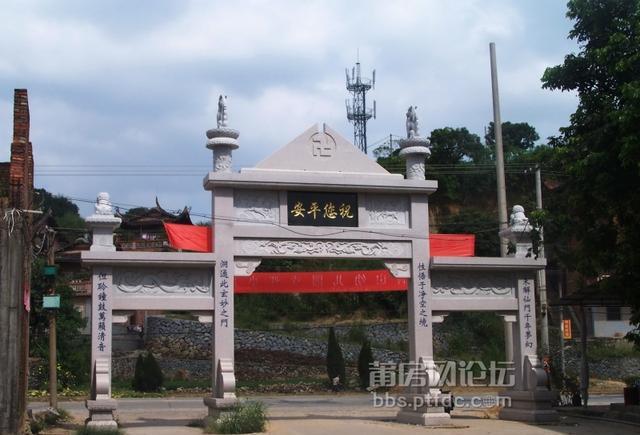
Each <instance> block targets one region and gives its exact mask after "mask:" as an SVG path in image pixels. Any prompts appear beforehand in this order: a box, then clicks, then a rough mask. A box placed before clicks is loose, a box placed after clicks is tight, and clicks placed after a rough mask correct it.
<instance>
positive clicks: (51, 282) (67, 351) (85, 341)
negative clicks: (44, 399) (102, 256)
mask: <svg viewBox="0 0 640 435" xmlns="http://www.w3.org/2000/svg"><path fill="white" fill-rule="evenodd" d="M43 265H44V262H43V261H42V259H37V260H36V261H34V263H33V266H32V272H31V313H30V316H29V327H30V330H29V348H30V352H31V356H32V357H35V358H40V359H41V360H42V362H43V366H44V367H49V364H48V361H49V316H50V315H52V313H53V312H54V311H55V315H56V336H57V341H56V342H57V351H58V352H57V356H58V358H57V359H58V368H59V374H60V375H61V376H60V378H59V379H58V385H59V386H60V387H61V388H73V387H76V386H78V385H81V384H83V383H87V382H88V381H89V360H90V339H89V337H87V336H83V335H81V334H79V331H80V330H81V329H82V328H84V326H85V324H86V319H83V318H82V315H81V314H80V312H79V311H78V310H76V309H75V307H74V306H73V301H72V298H73V290H72V289H71V287H69V286H68V285H67V282H66V278H65V277H64V276H57V277H55V278H50V277H45V276H43V275H42V266H43ZM52 287H53V288H55V291H56V293H57V294H59V295H60V308H59V309H56V310H44V309H43V308H42V297H43V295H45V294H47V293H48V291H49V289H50V288H52Z"/></svg>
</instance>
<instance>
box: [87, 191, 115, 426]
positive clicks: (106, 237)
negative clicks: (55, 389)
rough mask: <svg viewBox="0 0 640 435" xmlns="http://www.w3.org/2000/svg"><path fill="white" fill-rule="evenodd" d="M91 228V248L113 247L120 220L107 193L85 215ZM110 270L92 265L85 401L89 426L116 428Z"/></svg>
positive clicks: (105, 248) (113, 248) (100, 249)
mask: <svg viewBox="0 0 640 435" xmlns="http://www.w3.org/2000/svg"><path fill="white" fill-rule="evenodd" d="M86 223H87V226H88V227H89V229H90V230H91V231H92V240H93V242H92V245H91V247H90V248H89V250H90V251H101V252H110V251H115V250H116V247H115V245H114V244H113V232H114V230H115V229H116V228H117V227H118V226H119V225H120V223H121V220H120V218H117V217H115V216H114V215H113V208H112V207H111V202H110V201H109V194H108V193H106V192H101V193H99V194H98V198H97V200H96V205H95V212H94V214H93V215H91V216H89V217H88V218H87V219H86ZM112 287H113V270H112V268H111V267H108V266H96V267H94V268H93V276H92V293H91V394H90V398H89V400H87V401H86V406H87V409H88V410H89V419H88V420H87V426H88V427H97V428H100V429H108V428H117V427H118V425H117V423H116V421H115V419H114V417H113V412H114V411H115V410H116V408H117V403H116V401H115V400H113V399H112V398H111V344H112V320H113V318H112V307H113V290H112Z"/></svg>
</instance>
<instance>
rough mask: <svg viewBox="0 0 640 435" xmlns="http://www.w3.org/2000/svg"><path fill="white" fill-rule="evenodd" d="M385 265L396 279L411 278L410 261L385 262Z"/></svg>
mask: <svg viewBox="0 0 640 435" xmlns="http://www.w3.org/2000/svg"><path fill="white" fill-rule="evenodd" d="M384 265H385V267H386V268H387V269H389V272H391V275H393V276H395V277H396V278H411V262H410V261H385V262H384Z"/></svg>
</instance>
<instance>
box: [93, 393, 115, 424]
mask: <svg viewBox="0 0 640 435" xmlns="http://www.w3.org/2000/svg"><path fill="white" fill-rule="evenodd" d="M86 406H87V409H88V410H89V418H88V419H87V421H86V424H87V427H97V428H100V429H111V428H113V429H117V428H118V423H116V421H115V420H114V418H113V411H115V410H116V409H117V408H118V403H117V402H116V401H115V400H113V399H105V400H87V401H86Z"/></svg>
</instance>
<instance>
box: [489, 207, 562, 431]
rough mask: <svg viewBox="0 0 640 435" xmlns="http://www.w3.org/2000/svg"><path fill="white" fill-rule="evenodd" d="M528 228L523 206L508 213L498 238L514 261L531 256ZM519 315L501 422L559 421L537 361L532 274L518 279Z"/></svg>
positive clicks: (551, 394)
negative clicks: (508, 245)
mask: <svg viewBox="0 0 640 435" xmlns="http://www.w3.org/2000/svg"><path fill="white" fill-rule="evenodd" d="M531 230H532V228H531V226H530V225H529V220H528V219H527V217H526V216H525V214H524V209H523V208H522V206H519V205H516V206H514V207H513V211H512V213H511V217H510V222H509V228H507V229H506V230H504V231H501V232H500V236H501V237H504V238H507V239H509V241H510V242H511V244H512V245H513V246H514V247H515V252H513V253H511V254H509V256H511V257H515V258H526V257H530V256H532V255H533V254H532V252H531V248H532V243H531V235H530V233H531ZM517 292H518V295H517V297H518V315H517V322H516V323H515V325H514V327H513V329H512V330H513V335H514V337H513V362H514V372H515V385H514V387H513V389H511V390H508V391H506V392H505V393H503V395H504V396H505V397H507V398H509V399H510V401H511V404H510V406H506V407H504V408H502V409H501V410H500V414H499V416H500V418H501V419H505V420H519V421H529V422H546V421H556V420H558V414H557V413H556V411H555V410H554V409H552V408H551V404H552V401H553V399H554V398H555V393H554V392H552V391H549V390H548V388H547V375H546V373H545V371H544V369H543V368H542V362H541V361H540V360H539V359H538V353H537V351H538V343H537V334H536V297H535V282H534V279H533V274H532V275H531V277H529V278H520V279H518V284H517Z"/></svg>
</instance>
